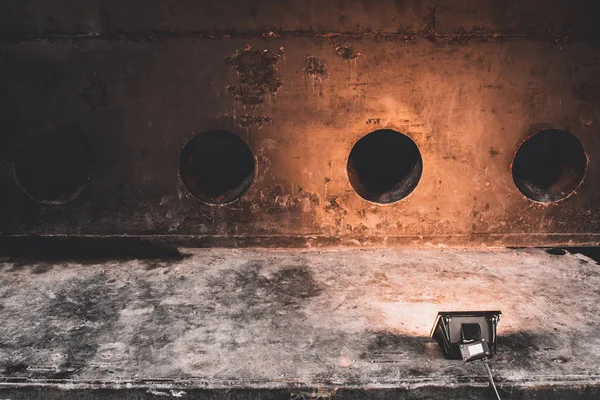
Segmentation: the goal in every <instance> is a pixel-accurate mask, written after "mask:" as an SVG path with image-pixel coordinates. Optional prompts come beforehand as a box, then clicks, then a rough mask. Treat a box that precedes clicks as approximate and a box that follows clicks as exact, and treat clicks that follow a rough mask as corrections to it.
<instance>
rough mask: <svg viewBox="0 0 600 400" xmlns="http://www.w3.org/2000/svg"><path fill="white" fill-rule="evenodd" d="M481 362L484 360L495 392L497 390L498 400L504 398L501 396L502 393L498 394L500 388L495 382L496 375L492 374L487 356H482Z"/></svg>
mask: <svg viewBox="0 0 600 400" xmlns="http://www.w3.org/2000/svg"><path fill="white" fill-rule="evenodd" d="M481 362H483V365H485V369H486V371H487V373H488V378H489V379H490V383H491V384H492V387H493V388H494V392H496V397H497V398H498V400H502V399H501V398H500V395H499V394H498V389H496V383H494V377H493V376H492V370H491V369H490V365H489V364H488V360H487V358H482V359H481Z"/></svg>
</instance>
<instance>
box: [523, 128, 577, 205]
mask: <svg viewBox="0 0 600 400" xmlns="http://www.w3.org/2000/svg"><path fill="white" fill-rule="evenodd" d="M587 161H588V160H587V156H586V154H585V151H584V149H583V145H582V144H581V142H580V141H579V139H577V138H576V137H575V136H573V135H572V134H570V133H569V132H566V131H562V130H558V129H548V130H543V131H540V132H538V133H536V134H535V135H533V136H531V137H529V138H528V139H527V140H525V141H524V142H523V143H522V144H521V146H520V147H519V149H518V150H517V153H516V154H515V158H514V160H513V165H512V175H513V180H514V182H515V185H516V186H517V188H518V189H519V190H520V191H521V193H523V194H524V195H525V196H527V197H528V198H529V199H531V200H534V201H538V202H541V203H551V202H554V201H558V200H561V199H564V198H566V197H568V196H569V195H570V194H571V193H573V192H574V191H575V189H577V187H578V186H579V185H580V184H581V182H582V181H583V177H584V176H585V171H586V168H587Z"/></svg>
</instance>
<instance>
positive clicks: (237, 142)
mask: <svg viewBox="0 0 600 400" xmlns="http://www.w3.org/2000/svg"><path fill="white" fill-rule="evenodd" d="M254 169H255V162H254V156H253V155H252V151H251V150H250V148H249V147H248V145H247V144H246V142H244V140H243V139H241V138H240V137H239V136H237V135H235V134H233V133H231V132H227V131H208V132H204V133H200V134H198V135H196V136H194V137H193V138H192V139H191V140H190V141H189V142H187V143H186V144H185V146H184V147H183V150H182V151H181V158H180V160H179V173H180V176H181V179H182V180H183V183H184V184H185V186H186V187H187V189H188V190H189V191H190V192H191V193H192V194H193V195H194V196H196V198H198V199H199V200H201V201H204V202H206V203H209V204H227V203H231V202H232V201H234V200H237V199H239V198H240V197H242V195H243V194H244V193H246V191H247V190H248V188H249V187H250V185H252V181H253V179H254Z"/></svg>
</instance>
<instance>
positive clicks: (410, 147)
mask: <svg viewBox="0 0 600 400" xmlns="http://www.w3.org/2000/svg"><path fill="white" fill-rule="evenodd" d="M422 171H423V160H422V159H421V153H420V152H419V149H418V148H417V145H416V144H415V142H413V141H412V139H411V138H409V137H408V136H406V135H403V134H402V133H400V132H396V131H393V130H391V129H381V130H378V131H375V132H371V133H369V134H368V135H366V136H364V137H362V138H361V139H360V140H359V141H358V142H356V144H355V145H354V147H353V148H352V151H351V152H350V156H349V157H348V178H349V179H350V184H351V185H352V187H353V188H354V190H356V193H358V194H359V195H360V196H361V197H362V198H364V199H366V200H369V201H373V202H375V203H380V204H388V203H393V202H396V201H398V200H400V199H403V198H404V197H406V196H408V195H409V194H410V192H412V191H413V190H414V189H415V187H417V184H418V183H419V179H421V172H422Z"/></svg>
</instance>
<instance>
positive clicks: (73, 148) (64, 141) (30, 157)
mask: <svg viewBox="0 0 600 400" xmlns="http://www.w3.org/2000/svg"><path fill="white" fill-rule="evenodd" d="M18 146H19V150H18V152H17V157H16V159H15V164H14V171H15V177H16V179H17V182H18V183H19V185H20V186H21V188H22V189H23V191H25V193H27V194H28V195H29V196H30V197H31V198H33V199H34V200H37V201H39V202H41V203H45V204H56V205H59V204H66V203H69V202H71V201H73V200H74V199H75V198H76V197H77V196H78V195H79V194H80V193H81V192H82V191H83V189H84V187H85V185H86V183H87V181H88V179H89V165H88V157H87V152H86V151H85V146H84V144H83V142H82V141H81V140H80V139H79V138H77V137H76V136H74V135H70V134H67V133H65V132H61V131H54V130H51V131H49V130H46V131H42V132H40V133H39V134H37V135H35V136H32V137H30V138H28V139H27V140H24V141H22V142H20V143H19V145H18Z"/></svg>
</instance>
